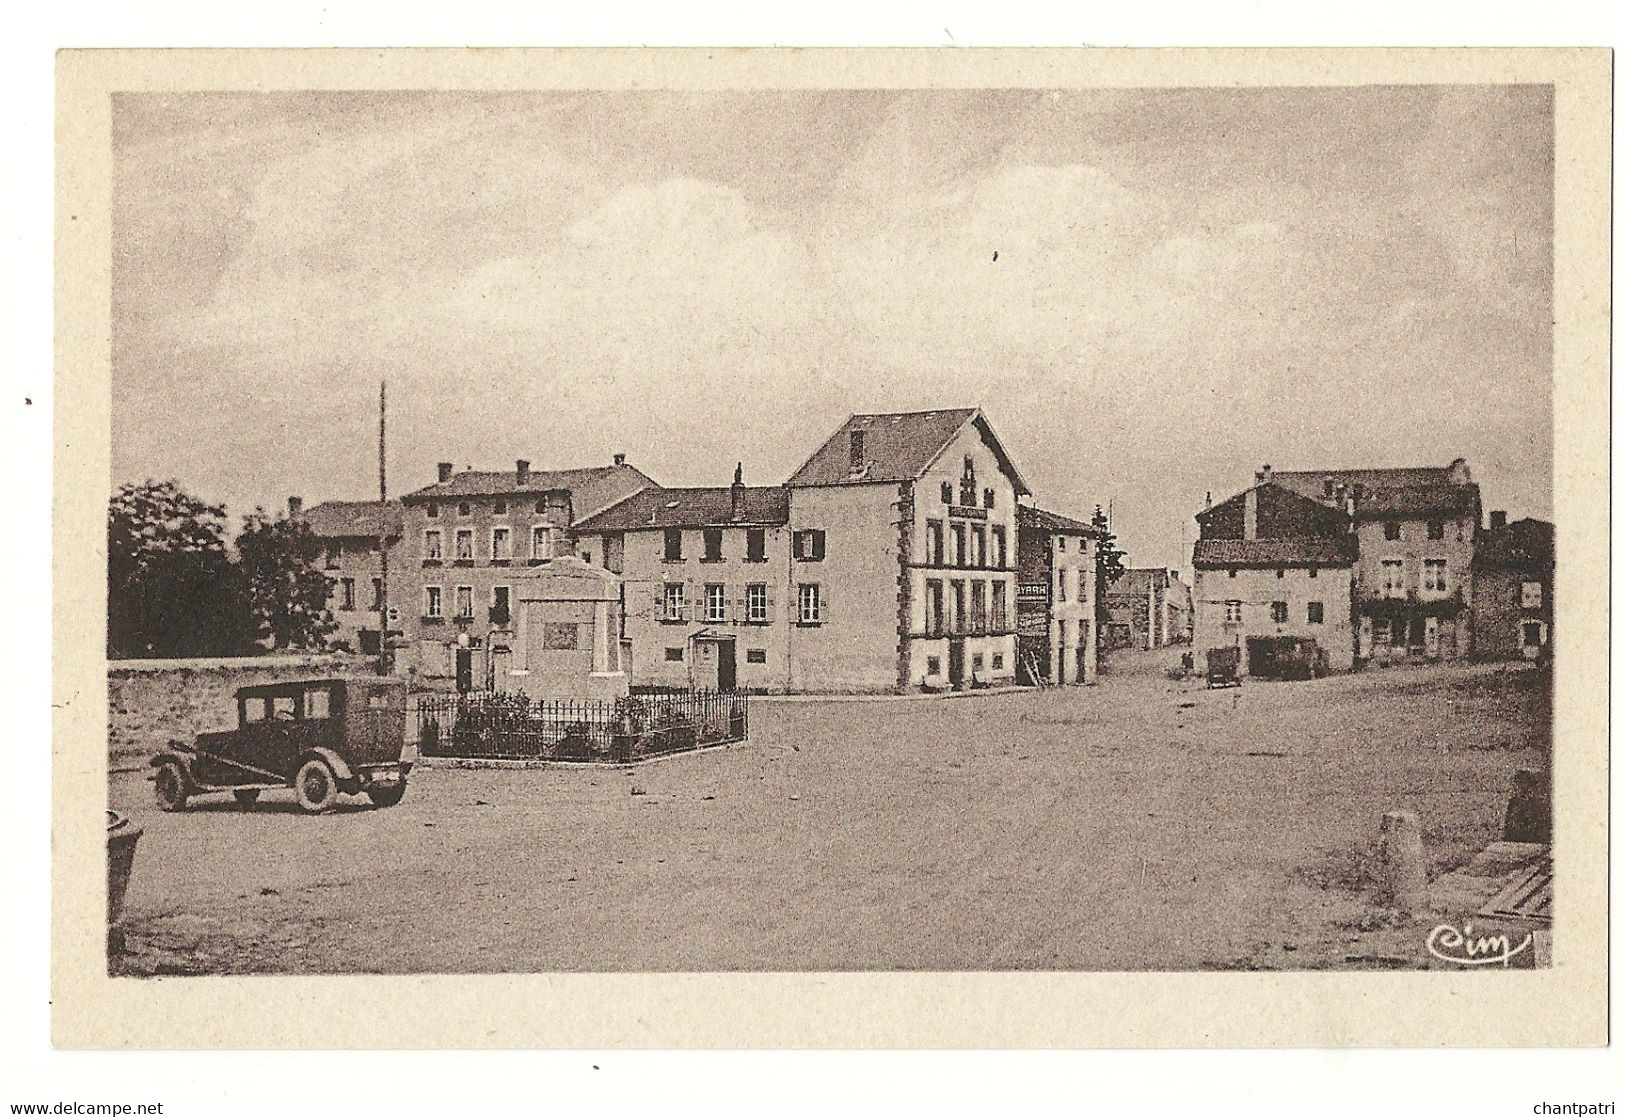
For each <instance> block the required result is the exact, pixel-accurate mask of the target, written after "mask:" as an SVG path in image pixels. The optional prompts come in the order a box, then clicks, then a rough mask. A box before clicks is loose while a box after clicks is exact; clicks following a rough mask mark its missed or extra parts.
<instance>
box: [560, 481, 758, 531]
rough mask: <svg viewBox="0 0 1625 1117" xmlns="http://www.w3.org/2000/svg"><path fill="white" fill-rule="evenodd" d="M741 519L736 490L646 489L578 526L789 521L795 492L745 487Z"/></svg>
mask: <svg viewBox="0 0 1625 1117" xmlns="http://www.w3.org/2000/svg"><path fill="white" fill-rule="evenodd" d="M740 495H741V497H742V501H741V509H740V516H739V519H737V520H736V519H734V517H733V490H732V489H731V488H729V487H727V486H722V487H714V488H705V489H644V490H643V491H642V492H639V493H633V494H632V495H631V496H629V497H627V498H626V499H625V500H623V501H621V502H619V503H618V504H612V505H610V506H609V507H608V508H606V509H604V510H603V511H602V512H599V513H597V514H596V515H592V516H588V517H587V518H586V519H583V520H578V521H576V525H575V527H576V530H577V531H640V530H641V531H648V530H653V529H657V528H668V527H708V526H715V525H723V524H784V523H789V521H790V493H789V491H788V490H787V489H785V488H783V487H782V486H779V485H774V486H771V487H766V486H757V487H754V488H752V487H746V488H744V489H743V490H742V492H741V494H740Z"/></svg>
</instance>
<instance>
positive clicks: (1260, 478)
mask: <svg viewBox="0 0 1625 1117" xmlns="http://www.w3.org/2000/svg"><path fill="white" fill-rule="evenodd" d="M1269 479H1270V463H1269V462H1265V463H1264V468H1263V469H1260V470H1259V471H1258V472H1257V473H1254V474H1253V481H1254V482H1255V483H1256V484H1259V485H1264V484H1268V483H1269Z"/></svg>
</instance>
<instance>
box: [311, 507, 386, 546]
mask: <svg viewBox="0 0 1625 1117" xmlns="http://www.w3.org/2000/svg"><path fill="white" fill-rule="evenodd" d="M387 507H388V509H389V519H388V524H389V535H390V537H391V538H396V539H398V538H400V534H401V502H400V501H398V500H392V501H390V502H389V504H388V505H387ZM299 519H302V520H304V521H305V523H307V524H309V525H310V530H311V533H312V534H313V535H318V536H320V537H321V538H323V539H356V538H368V539H376V538H378V502H377V501H376V500H326V501H323V502H322V503H321V504H317V505H315V506H313V507H311V508H307V509H305V511H304V512H302V513H300V515H299Z"/></svg>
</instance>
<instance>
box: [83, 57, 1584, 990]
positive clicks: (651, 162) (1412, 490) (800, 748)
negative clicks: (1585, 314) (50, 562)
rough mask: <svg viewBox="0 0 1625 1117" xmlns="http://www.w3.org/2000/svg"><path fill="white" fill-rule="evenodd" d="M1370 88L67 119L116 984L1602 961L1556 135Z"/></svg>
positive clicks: (1510, 119) (399, 106) (636, 96)
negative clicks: (99, 170)
mask: <svg viewBox="0 0 1625 1117" xmlns="http://www.w3.org/2000/svg"><path fill="white" fill-rule="evenodd" d="M632 53H635V52H632ZM622 57H623V58H624V57H625V55H623V56H622ZM1411 73H1412V76H1411V77H1410V78H1409V79H1405V80H1399V79H1395V80H1374V81H1365V80H1348V81H1343V82H1339V83H1337V84H1327V83H1324V82H1322V83H1310V82H1294V81H1291V80H1285V81H1280V82H1278V83H1275V82H1268V81H1265V82H1253V83H1248V84H1236V83H1233V82H1229V83H1227V82H1222V81H1214V82H1210V83H1205V84H1204V83H1201V82H1196V83H1191V82H1184V83H1179V84H1170V83H1167V82H1161V83H1159V82H1155V81H1147V82H1145V83H1144V84H1143V85H1137V84H1135V83H1134V82H1133V81H1132V80H1125V79H1124V78H1123V77H1122V73H1121V71H1119V72H1118V76H1117V77H1116V78H1115V79H1114V80H1113V81H1111V82H1100V83H1091V82H1089V81H1088V80H1086V79H1083V78H1075V79H1074V80H1072V81H1070V82H1060V81H1056V82H1054V83H1053V84H1045V83H1043V82H1033V81H1023V82H1020V83H1017V82H1010V83H1009V84H1001V83H999V82H997V81H991V80H990V81H986V82H982V83H977V84H963V83H962V84H946V85H937V86H932V85H930V84H927V83H923V82H921V83H918V84H910V83H909V82H907V81H906V80H905V81H903V82H901V83H899V82H895V81H871V82H869V83H867V84H865V83H863V82H842V83H834V84H831V85H827V86H823V85H818V86H816V87H808V86H807V85H806V84H805V83H802V84H801V85H799V86H798V85H797V84H796V83H794V82H782V83H780V84H778V85H774V84H773V83H772V82H769V81H762V82H753V81H739V82H737V83H726V82H720V81H719V82H716V83H715V84H714V85H712V86H710V87H705V86H704V83H699V84H691V85H689V86H687V87H685V86H682V85H680V84H678V83H667V84H666V85H665V86H662V83H660V82H659V81H647V82H645V81H641V80H640V81H636V82H630V83H628V82H616V83H603V84H601V85H599V86H598V87H592V86H590V85H589V84H588V83H580V84H575V85H571V84H568V83H565V84H564V85H562V86H561V85H560V83H559V82H557V81H553V80H549V81H548V82H537V83H535V85H534V86H533V87H531V88H524V87H523V83H520V85H521V87H518V88H513V87H511V85H512V84H513V83H512V82H506V81H505V82H493V83H491V86H490V87H488V88H467V87H453V85H454V84H455V83H448V86H447V87H444V88H427V87H425V88H404V87H402V88H391V87H389V85H388V83H387V82H378V83H376V85H374V86H373V87H356V83H338V82H334V83H332V84H331V85H329V86H328V87H321V86H320V85H319V84H318V85H317V87H314V88H312V87H308V86H309V85H310V84H311V83H309V82H301V83H299V85H300V87H297V88H269V87H266V86H265V85H264V84H263V83H255V82H250V81H244V82H242V83H241V88H231V87H228V86H225V85H221V84H218V83H203V84H199V83H196V82H186V83H177V84H176V85H175V86H174V87H165V86H164V85H163V83H150V82H149V83H141V82H132V83H129V84H128V85H124V86H115V87H114V88H113V89H112V90H111V91H110V92H109V93H108V94H107V95H106V97H105V98H104V105H103V108H101V109H100V110H98V111H102V112H104V113H105V126H106V129H107V144H108V146H107V148H106V151H105V156H104V157H105V160H106V164H105V170H106V177H105V189H106V191H107V193H106V196H105V205H106V207H107V209H106V218H107V221H106V239H105V244H106V248H107V252H108V255H107V257H106V260H105V267H106V274H105V280H106V285H107V292H106V293H107V302H106V304H105V313H106V315H107V319H106V321H107V332H106V337H105V338H104V339H103V341H102V344H103V345H104V346H105V349H106V354H107V357H106V359H107V362H108V364H107V369H108V380H107V393H108V395H107V404H106V435H105V437H106V438H107V447H106V455H107V457H106V465H107V472H106V481H105V485H104V486H103V487H102V488H101V489H100V491H99V493H97V494H92V495H94V496H95V497H96V503H97V504H98V506H99V507H100V508H101V509H102V511H103V512H104V516H103V518H104V521H105V525H104V526H105V578H106V583H105V602H106V613H105V648H100V647H95V648H86V649H85V652H86V654H87V655H90V656H92V657H93V659H94V660H95V661H96V663H97V666H96V667H94V668H93V670H94V671H99V670H101V669H102V667H103V666H104V668H105V683H106V710H105V733H106V739H105V752H104V753H103V754H101V755H100V756H99V757H98V756H97V755H93V754H91V753H90V752H85V751H80V752H78V753H76V755H77V756H78V757H79V758H80V760H81V761H82V762H84V763H87V764H90V765H95V764H97V763H102V762H104V763H105V797H106V803H105V814H106V825H107V835H106V879H107V894H106V925H105V931H106V965H105V971H104V975H103V976H104V979H105V980H107V981H109V982H110V983H111V985H110V986H109V987H110V988H113V989H117V990H140V989H149V990H154V991H155V992H154V993H153V994H152V995H154V996H158V997H160V998H173V997H177V996H185V995H189V994H187V993H186V990H188V989H191V988H194V987H199V988H207V986H200V985H199V982H198V979H204V978H208V979H217V978H240V977H248V976H255V977H260V978H294V977H299V978H315V977H331V976H337V975H384V976H393V977H401V976H416V977H422V976H431V977H437V978H458V979H462V978H471V977H475V976H477V975H593V974H598V975H611V974H620V975H642V976H644V977H647V976H648V975H726V974H742V975H774V974H782V975H793V974H807V975H814V974H823V975H833V974H843V973H844V974H865V975H875V974H880V975H885V974H895V975H922V976H923V975H953V974H963V975H968V976H971V975H973V976H975V977H977V978H978V979H981V978H986V977H990V976H992V977H996V976H997V975H1009V974H1027V975H1067V974H1078V975H1084V974H1088V975H1124V974H1144V975H1156V974H1219V973H1224V974H1236V973H1245V974H1250V975H1254V976H1252V977H1250V978H1247V979H1245V980H1248V981H1256V982H1262V981H1266V980H1269V978H1268V975H1271V974H1311V973H1313V974H1328V975H1330V974H1335V975H1341V978H1340V980H1342V981H1343V982H1346V983H1347V988H1348V989H1349V994H1348V995H1350V996H1356V995H1358V990H1359V989H1360V988H1361V986H1360V983H1361V982H1373V981H1378V980H1381V978H1379V976H1378V975H1381V974H1402V973H1415V974H1424V973H1425V974H1427V975H1428V977H1427V979H1426V980H1428V981H1429V982H1430V983H1431V984H1429V985H1428V988H1429V989H1430V990H1433V991H1434V992H1433V993H1432V994H1430V995H1431V996H1436V997H1453V996H1456V995H1458V994H1457V993H1456V992H1453V990H1461V989H1463V988H1464V987H1467V989H1468V990H1469V991H1467V992H1463V993H1461V994H1460V995H1462V996H1469V995H1477V994H1476V993H1474V992H1471V991H1470V990H1471V987H1473V986H1475V985H1477V986H1480V987H1481V986H1483V985H1484V984H1486V983H1494V982H1498V981H1499V982H1502V983H1503V986H1502V988H1503V989H1505V988H1506V986H1505V983H1506V982H1508V981H1510V980H1511V979H1510V978H1508V977H1506V976H1503V975H1504V974H1505V973H1506V972H1507V971H1534V972H1535V973H1536V974H1538V973H1541V972H1549V971H1550V970H1551V969H1552V968H1553V966H1554V959H1556V963H1555V964H1561V962H1562V960H1563V959H1564V957H1565V956H1567V957H1568V958H1569V959H1570V960H1571V962H1572V961H1573V960H1574V959H1576V958H1578V957H1580V956H1581V951H1582V948H1583V949H1584V950H1585V951H1589V949H1590V946H1589V945H1588V943H1589V940H1587V943H1582V942H1581V941H1580V940H1578V939H1571V940H1570V941H1569V942H1567V943H1566V942H1565V939H1564V934H1563V930H1564V928H1565V927H1566V926H1568V924H1565V923H1564V922H1563V918H1562V917H1560V913H1562V912H1563V911H1564V906H1565V904H1566V903H1570V902H1576V901H1574V900H1573V898H1574V897H1594V896H1596V895H1600V894H1601V890H1602V889H1604V888H1605V887H1606V877H1605V875H1600V874H1598V873H1597V872H1595V871H1593V870H1594V869H1595V866H1596V865H1597V864H1598V861H1597V859H1596V855H1597V849H1596V848H1593V849H1591V850H1590V851H1589V852H1587V853H1586V854H1585V856H1584V857H1581V855H1579V854H1576V855H1575V856H1576V858H1577V859H1576V860H1573V861H1571V860H1570V859H1569V858H1570V851H1571V850H1575V849H1577V848H1579V844H1580V843H1581V838H1580V834H1581V833H1582V832H1581V831H1580V830H1579V829H1578V828H1569V829H1565V828H1564V823H1563V822H1562V821H1561V819H1560V820H1559V821H1558V823H1557V825H1556V826H1555V827H1554V816H1562V815H1563V808H1562V801H1561V797H1560V796H1559V795H1556V794H1554V771H1555V770H1557V769H1559V768H1561V767H1562V766H1563V765H1564V764H1572V763H1574V762H1575V760H1576V759H1577V758H1578V757H1579V756H1581V755H1582V754H1581V753H1577V752H1570V753H1569V754H1568V756H1567V757H1565V755H1564V750H1565V749H1569V748H1572V749H1579V748H1585V749H1588V750H1590V751H1587V752H1585V753H1584V754H1583V755H1585V756H1587V757H1595V756H1597V755H1598V753H1597V752H1596V748H1597V747H1599V746H1597V745H1596V744H1595V739H1593V738H1587V741H1588V742H1590V743H1586V744H1583V745H1582V744H1580V743H1578V742H1579V740H1580V739H1579V737H1578V736H1577V735H1575V736H1572V738H1571V737H1569V736H1565V735H1564V734H1561V733H1559V732H1557V731H1556V730H1555V728H1554V727H1555V726H1556V725H1557V724H1558V723H1559V717H1558V715H1559V713H1560V712H1561V711H1560V710H1559V707H1561V706H1562V705H1563V703H1564V702H1570V703H1572V702H1574V700H1575V699H1576V697H1578V698H1579V702H1580V707H1575V706H1573V705H1571V706H1569V707H1568V709H1569V710H1570V711H1571V714H1570V716H1574V714H1573V711H1575V710H1577V709H1578V708H1583V707H1584V706H1586V705H1588V704H1590V703H1592V702H1593V701H1594V700H1596V699H1600V694H1595V695H1592V696H1589V697H1588V696H1586V695H1579V696H1577V695H1576V693H1575V691H1574V690H1573V689H1570V690H1568V691H1565V690H1564V686H1563V683H1562V681H1561V680H1562V678H1563V677H1564V675H1565V672H1566V671H1570V670H1578V669H1579V667H1580V665H1579V664H1578V663H1576V664H1575V665H1574V667H1572V668H1571V667H1569V666H1568V665H1566V664H1565V659H1564V657H1565V655H1566V654H1570V653H1569V652H1568V649H1569V648H1570V647H1571V646H1573V645H1571V644H1568V643H1565V642H1564V640H1563V638H1562V633H1561V628H1560V627H1559V621H1558V617H1559V615H1560V614H1561V615H1562V617H1563V618H1564V620H1565V621H1566V620H1567V619H1568V617H1569V616H1570V613H1569V612H1568V610H1567V607H1566V606H1564V607H1560V605H1559V601H1560V598H1561V597H1562V596H1563V595H1564V594H1565V593H1570V592H1577V591H1576V590H1574V589H1573V588H1572V587H1573V586H1575V584H1576V583H1574V582H1571V581H1570V580H1568V579H1567V578H1566V577H1565V575H1564V572H1563V571H1560V570H1559V563H1558V555H1559V550H1560V547H1559V543H1560V541H1564V540H1565V539H1566V538H1568V537H1567V536H1566V533H1568V532H1571V531H1576V532H1580V533H1582V535H1584V533H1585V532H1587V531H1588V530H1591V531H1594V530H1595V529H1594V526H1593V525H1585V524H1576V523H1571V522H1570V520H1569V518H1568V517H1567V516H1561V517H1560V515H1559V511H1560V510H1562V509H1572V508H1573V507H1574V505H1572V504H1564V503H1563V502H1562V501H1561V500H1560V499H1559V497H1558V493H1557V490H1558V481H1557V478H1558V475H1559V473H1560V472H1562V471H1563V469H1564V468H1565V465H1564V463H1565V461H1566V460H1570V459H1565V456H1564V455H1565V447H1564V444H1563V442H1562V441H1561V439H1560V437H1559V430H1560V426H1561V424H1560V422H1559V410H1560V407H1561V399H1562V395H1563V378H1562V377H1561V376H1560V374H1559V371H1558V367H1557V365H1558V362H1557V353H1558V345H1557V333H1556V330H1557V326H1558V323H1559V320H1560V318H1561V315H1560V310H1559V307H1558V302H1557V297H1556V291H1557V288H1558V286H1559V285H1560V283H1561V277H1560V274H1559V271H1558V261H1559V259H1560V244H1559V239H1558V235H1557V229H1558V214H1559V206H1558V202H1557V198H1558V196H1559V195H1558V185H1559V181H1560V178H1561V176H1562V174H1563V173H1564V172H1563V166H1564V163H1563V159H1562V158H1561V155H1560V150H1559V145H1558V139H1559V131H1558V127H1557V121H1558V108H1559V100H1560V94H1559V92H1558V90H1559V88H1560V87H1559V84H1558V83H1557V82H1556V81H1554V80H1548V81H1538V80H1536V81H1526V80H1521V79H1518V80H1512V79H1508V80H1486V79H1478V80H1462V81H1452V80H1434V81H1422V80H1418V78H1417V76H1416V75H1415V68H1414V67H1413V68H1412V70H1411ZM903 77H904V78H905V79H906V77H907V74H906V73H904V74H903ZM1604 294H1605V295H1606V293H1604ZM1604 301H1606V299H1604ZM1572 460H1573V461H1575V462H1578V461H1579V460H1580V459H1579V457H1578V456H1576V457H1574V458H1573V459H1572ZM1587 468H1589V464H1588V466H1587ZM85 507H87V508H89V507H90V504H89V502H88V498H87V503H86V505H85ZM1589 507H1595V504H1592V505H1590V506H1589ZM100 530H102V528H101V527H94V528H93V527H91V525H89V524H88V523H87V524H86V526H85V531H86V533H87V534H86V536H85V544H86V545H87V546H89V547H92V548H96V547H99V546H100V545H101V539H100V537H98V536H97V535H95V532H97V531H100ZM1584 537H1585V538H1586V539H1588V540H1594V539H1595V538H1596V537H1595V536H1594V535H1584ZM62 545H63V541H62V539H61V537H60V536H59V540H58V548H59V553H60V549H61V547H62ZM1588 546H1594V544H1592V543H1588ZM1565 547H1567V544H1565ZM1563 553H1564V555H1565V556H1567V555H1569V554H1570V553H1571V551H1570V550H1568V549H1564V551H1563ZM1565 561H1566V560H1565ZM1565 569H1566V568H1565ZM1590 591H1591V592H1593V593H1595V592H1596V591H1597V585H1596V583H1595V582H1592V583H1591V584H1590ZM1604 593H1605V587H1604ZM98 624H99V618H98ZM87 631H92V630H88V629H87ZM94 631H98V632H100V631H101V630H100V629H99V628H97V629H94ZM1593 653H1594V648H1591V647H1588V648H1587V649H1586V652H1585V654H1587V655H1591V654H1593ZM1574 654H1576V655H1578V654H1579V653H1574ZM1592 666H1593V667H1594V666H1595V663H1593V664H1592ZM1589 677H1593V678H1594V677H1595V676H1594V675H1593V676H1589ZM1604 724H1605V723H1604ZM1571 739H1572V741H1574V742H1576V743H1573V744H1571ZM1554 802H1555V803H1556V808H1557V809H1554ZM91 805H92V806H94V805H95V804H91ZM1554 829H1555V830H1557V831H1558V832H1559V835H1558V838H1557V840H1556V841H1555V842H1554ZM1585 833H1587V834H1590V833H1591V831H1585ZM1584 840H1585V842H1587V843H1589V842H1590V841H1591V839H1590V838H1586V839H1584ZM98 841H99V839H98ZM1557 850H1562V851H1563V855H1562V856H1560V857H1559V856H1555V853H1556V851H1557ZM98 856H99V855H98ZM1579 866H1588V867H1589V868H1587V869H1585V870H1584V871H1583V872H1582V871H1581V869H1580V868H1579ZM1571 873H1572V874H1574V875H1571ZM1587 902H1588V903H1589V900H1588V901H1587ZM92 932H93V933H94V935H95V936H96V937H97V939H98V942H99V938H100V935H101V933H102V928H101V926H100V925H99V924H98V925H96V926H94V927H92V926H88V925H87V926H83V927H81V928H80V930H79V934H80V935H82V936H88V935H90V934H91V933H92ZM60 933H62V932H61V930H60V924H59V934H60ZM1565 950H1567V951H1568V952H1569V953H1568V954H1567V955H1565ZM1586 957H1590V955H1589V954H1586ZM1571 972H1572V971H1571ZM1492 975H1493V976H1492ZM1530 978H1531V979H1533V978H1534V974H1531V975H1530ZM1418 980H1422V979H1421V978H1418ZM1258 992H1259V993H1260V994H1262V993H1263V988H1260V990H1259V991H1258ZM121 995H122V994H121ZM140 995H142V996H145V995H147V994H144V993H143V994H140ZM1304 995H1305V996H1308V994H1304ZM1216 1005H1217V1002H1214V1003H1213V1008H1214V1011H1217V1008H1216ZM1167 1011H1171V1009H1169V1010H1167Z"/></svg>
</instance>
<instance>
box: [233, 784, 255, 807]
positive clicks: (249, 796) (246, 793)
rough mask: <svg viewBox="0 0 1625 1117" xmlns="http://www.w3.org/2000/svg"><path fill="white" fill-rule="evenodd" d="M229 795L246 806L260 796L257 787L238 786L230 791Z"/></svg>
mask: <svg viewBox="0 0 1625 1117" xmlns="http://www.w3.org/2000/svg"><path fill="white" fill-rule="evenodd" d="M231 797H232V798H233V799H235V800H237V802H239V803H241V804H242V805H243V806H245V807H246V806H248V805H249V804H250V803H252V802H254V800H256V799H258V798H259V797H260V789H259V788H257V787H239V788H238V789H237V790H236V791H233V792H232V793H231Z"/></svg>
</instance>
